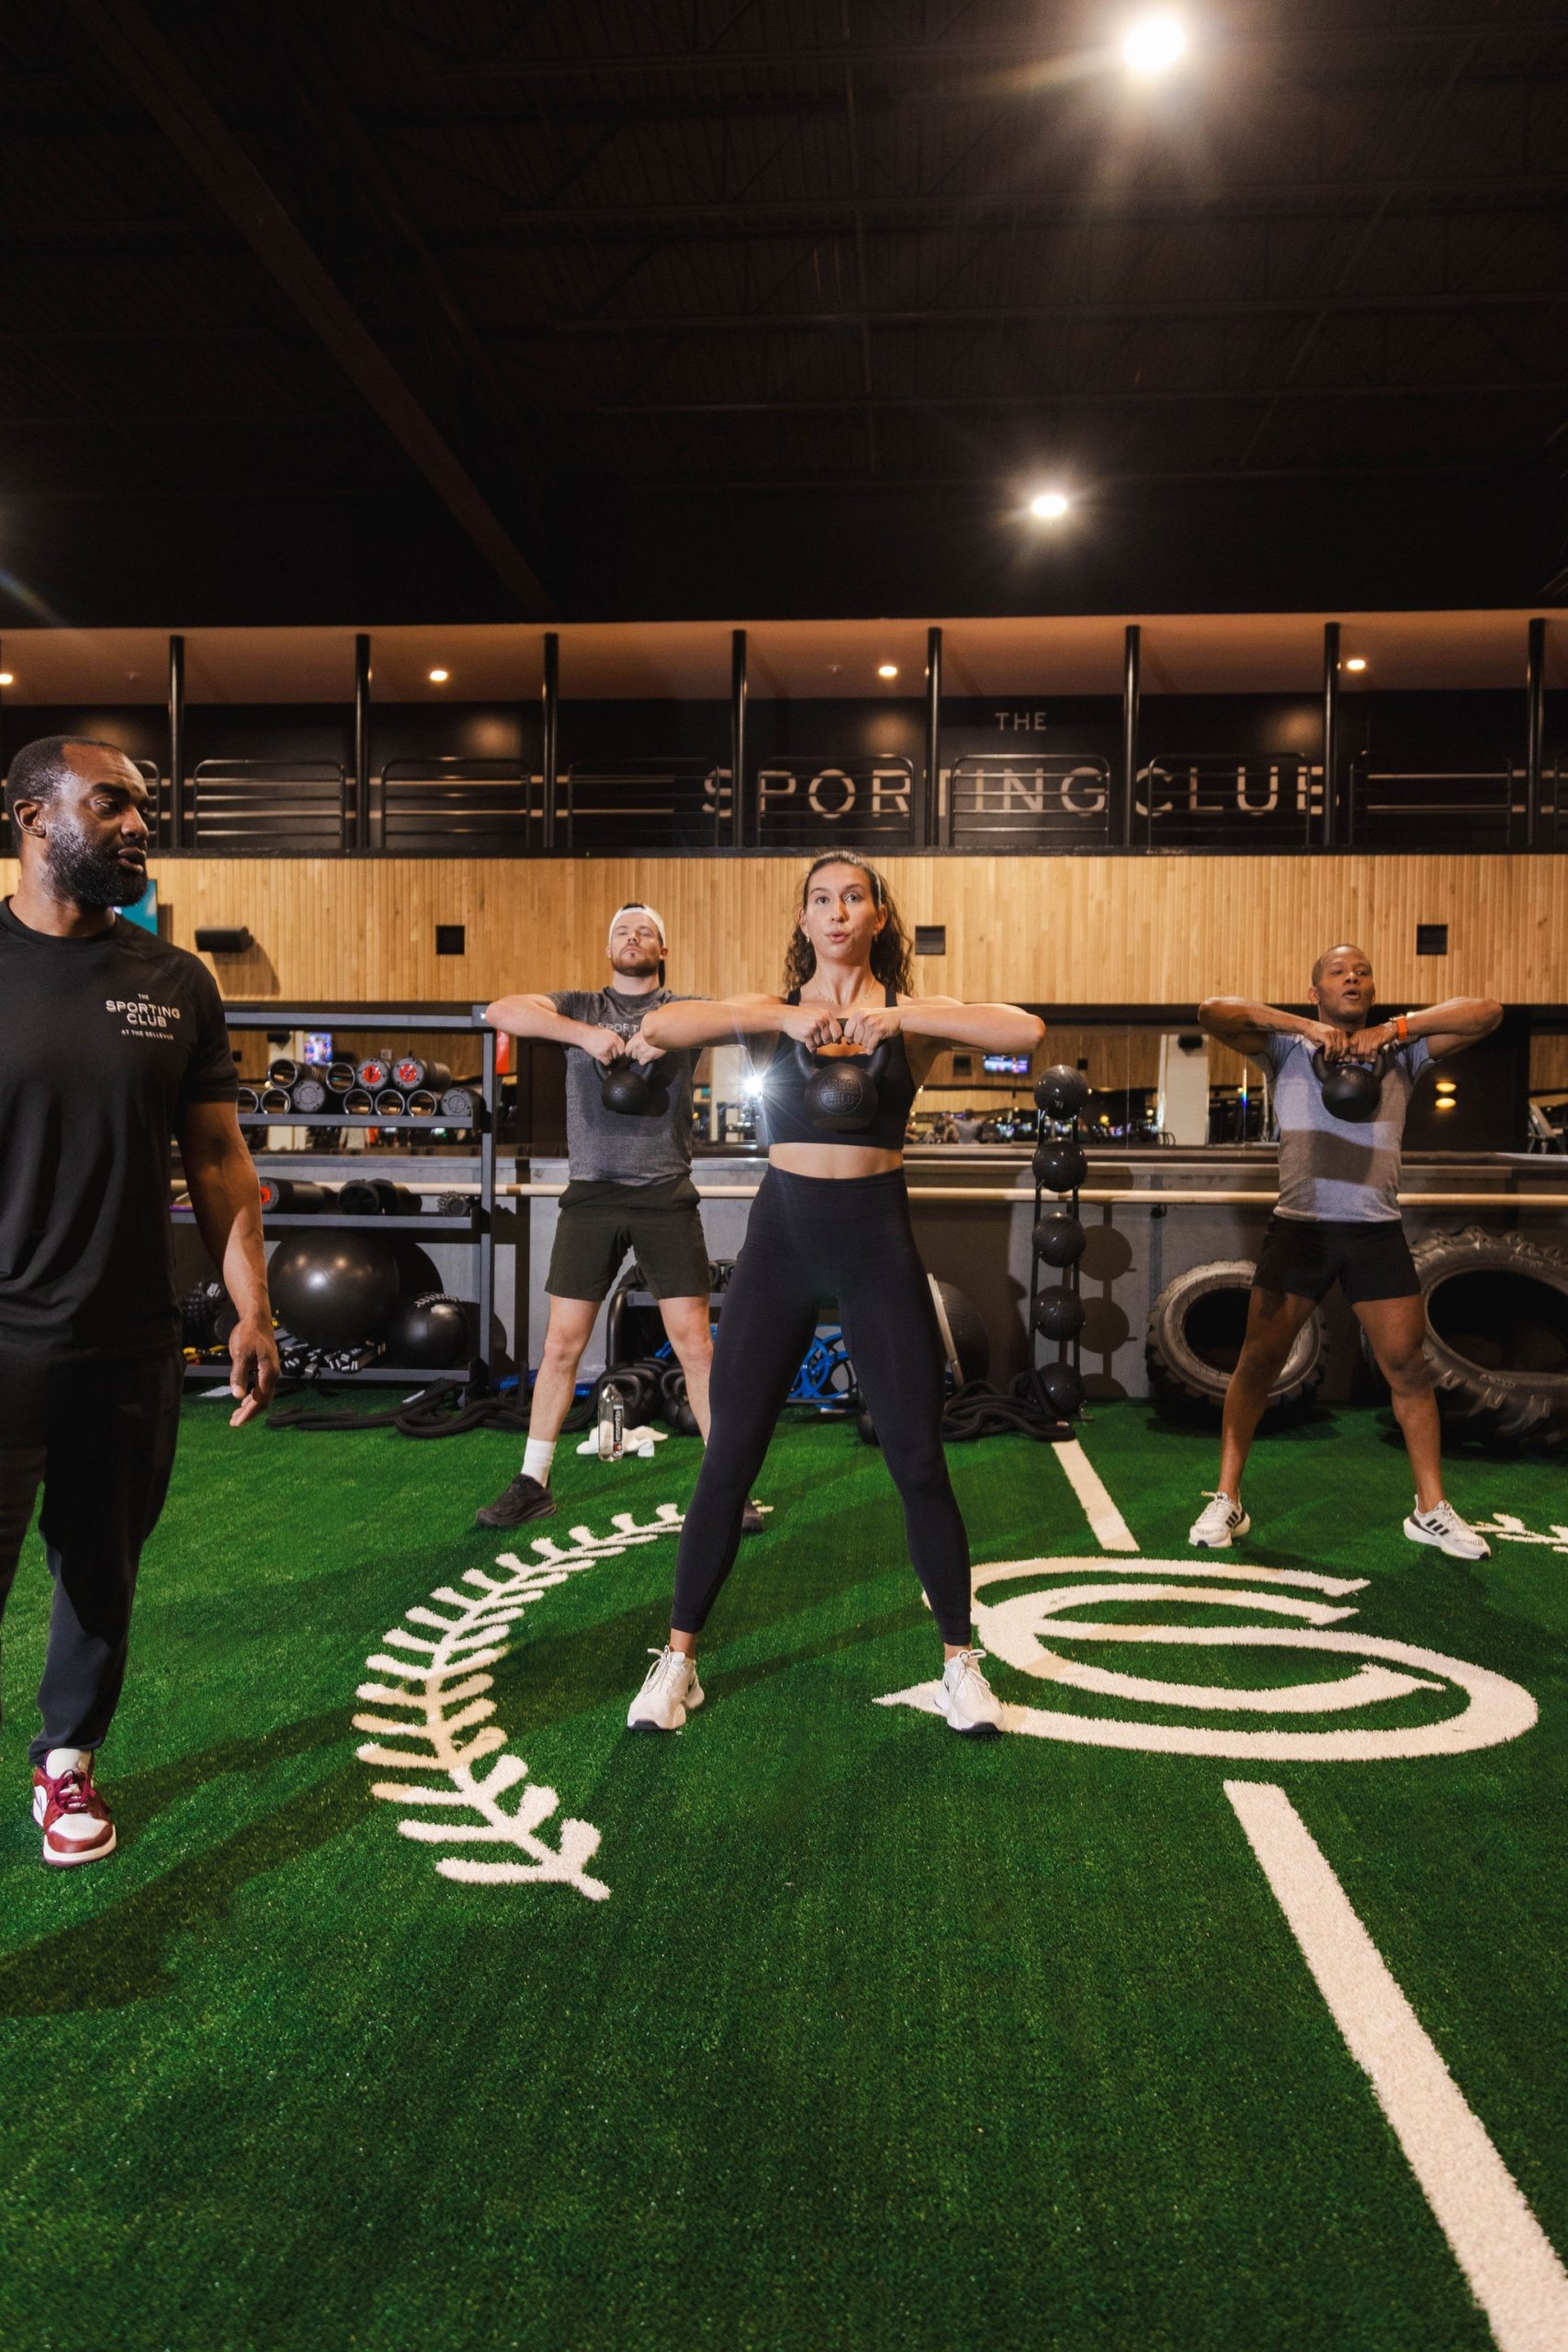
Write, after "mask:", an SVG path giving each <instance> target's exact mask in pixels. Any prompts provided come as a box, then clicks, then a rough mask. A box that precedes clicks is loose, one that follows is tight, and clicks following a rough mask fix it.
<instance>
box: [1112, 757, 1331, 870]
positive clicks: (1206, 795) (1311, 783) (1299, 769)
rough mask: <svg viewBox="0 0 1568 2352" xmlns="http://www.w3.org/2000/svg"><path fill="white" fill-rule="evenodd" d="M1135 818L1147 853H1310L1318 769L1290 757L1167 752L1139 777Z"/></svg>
mask: <svg viewBox="0 0 1568 2352" xmlns="http://www.w3.org/2000/svg"><path fill="white" fill-rule="evenodd" d="M1133 813H1134V820H1135V822H1136V831H1137V833H1138V835H1139V836H1141V838H1142V840H1143V842H1144V843H1145V846H1146V847H1147V848H1150V849H1156V848H1157V849H1199V848H1201V849H1226V850H1237V849H1253V850H1286V849H1310V848H1311V847H1312V846H1313V844H1314V842H1318V841H1321V839H1322V837H1323V770H1322V768H1321V767H1319V766H1316V765H1314V763H1313V761H1312V760H1311V759H1310V758H1308V757H1307V756H1306V755H1304V754H1303V753H1297V752H1243V753H1238V752H1162V753H1161V755H1160V756H1159V758H1158V759H1153V760H1150V761H1149V762H1148V763H1147V765H1146V766H1145V767H1143V768H1141V769H1140V770H1139V772H1138V788H1137V793H1136V797H1135V798H1134V809H1133Z"/></svg>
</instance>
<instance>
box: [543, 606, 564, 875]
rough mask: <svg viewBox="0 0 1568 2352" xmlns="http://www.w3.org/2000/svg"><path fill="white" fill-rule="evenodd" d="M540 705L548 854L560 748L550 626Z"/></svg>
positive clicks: (555, 641) (556, 660) (556, 646)
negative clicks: (542, 716)
mask: <svg viewBox="0 0 1568 2352" xmlns="http://www.w3.org/2000/svg"><path fill="white" fill-rule="evenodd" d="M540 707H541V709H542V711H543V714H544V732H543V738H542V747H541V751H540V757H539V765H540V767H541V768H542V770H543V771H544V782H545V807H544V818H543V825H542V829H541V831H540V834H539V847H540V848H541V849H542V850H543V851H544V852H545V854H546V855H547V856H548V855H549V854H550V852H551V851H552V850H553V849H554V848H555V845H556V762H557V759H558V756H559V748H560V736H559V729H560V639H559V638H558V636H557V635H556V632H555V630H554V629H553V628H549V629H547V630H546V631H545V682H544V686H543V688H542V690H541V703H540Z"/></svg>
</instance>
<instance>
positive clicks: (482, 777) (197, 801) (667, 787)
mask: <svg viewBox="0 0 1568 2352" xmlns="http://www.w3.org/2000/svg"><path fill="white" fill-rule="evenodd" d="M135 764H136V765H137V766H138V767H139V768H140V770H141V774H142V775H143V776H144V777H145V778H146V780H147V783H148V786H149V787H150V792H151V796H152V809H151V811H150V821H151V823H152V828H153V836H154V841H155V843H156V846H157V848H158V849H159V850H160V851H162V852H164V853H168V852H180V851H184V852H186V853H189V854H200V855H207V856H213V855H220V856H221V855H232V856H251V857H257V856H331V855H334V854H340V853H343V852H346V851H356V852H359V853H361V854H370V855H386V856H401V857H526V856H536V855H540V854H548V853H549V852H550V851H551V850H553V851H555V852H556V853H558V854H569V855H570V854H575V855H579V856H581V855H584V854H587V855H593V854H601V855H606V856H613V855H616V854H622V853H626V852H631V853H636V852H639V851H655V852H658V851H664V852H668V851H681V850H691V851H701V852H704V853H709V854H711V853H713V852H728V851H733V850H736V849H738V848H740V847H741V846H742V845H744V846H745V847H747V848H751V849H756V848H761V849H790V850H794V849H809V850H821V849H827V848H830V847H831V846H832V844H833V842H835V841H840V842H862V843H864V844H865V845H867V846H868V847H880V848H881V849H883V850H884V851H887V852H898V851H912V850H917V849H920V848H923V847H924V846H926V844H927V842H928V839H931V840H934V843H935V844H936V845H938V846H940V847H942V848H944V849H948V850H957V851H967V852H969V853H971V854H981V853H1001V854H1023V855H1028V854H1033V855H1036V856H1040V855H1051V854H1061V853H1064V852H1072V851H1076V850H1088V851H1095V850H1098V851H1104V850H1107V849H1110V848H1112V847H1120V846H1122V845H1123V844H1124V845H1126V846H1128V847H1131V848H1133V849H1135V850H1141V851H1155V852H1158V851H1160V850H1178V851H1182V850H1191V849H1206V850H1213V851H1222V852H1224V853H1226V854H1236V853H1239V852H1247V851H1257V852H1272V853H1275V854H1279V853H1289V852H1295V853H1302V852H1306V851H1312V850H1315V849H1320V848H1324V847H1328V846H1331V845H1332V846H1337V847H1341V848H1345V849H1352V850H1367V851H1383V852H1393V853H1410V852H1418V851H1434V850H1437V851H1457V852H1459V853H1461V854H1469V853H1484V854H1504V853H1506V852H1509V851H1523V850H1526V849H1529V848H1535V849H1539V850H1543V851H1553V850H1555V851H1557V852H1559V853H1568V784H1565V775H1564V771H1565V769H1568V760H1565V759H1562V758H1559V759H1556V760H1552V761H1549V762H1543V763H1542V766H1541V772H1540V787H1539V794H1538V797H1537V800H1536V805H1535V808H1534V810H1533V812H1532V810H1531V809H1530V808H1529V786H1528V782H1527V775H1526V771H1525V769H1524V768H1523V767H1521V766H1519V765H1517V764H1514V763H1508V762H1507V761H1506V760H1499V761H1498V762H1497V763H1495V765H1493V766H1489V767H1473V768H1452V769H1444V768H1438V767H1408V768H1405V767H1393V766H1387V767H1385V766H1383V765H1381V764H1378V763H1373V762H1371V761H1367V760H1358V761H1356V762H1354V763H1351V764H1349V765H1348V767H1347V769H1346V770H1345V771H1344V772H1343V773H1342V775H1341V778H1340V783H1339V790H1338V792H1337V796H1336V822H1335V824H1334V826H1333V827H1330V825H1329V824H1328V822H1327V815H1328V812H1327V810H1326V808H1325V793H1324V778H1323V772H1322V768H1321V766H1320V765H1319V763H1317V762H1316V761H1315V760H1314V759H1313V758H1312V757H1311V756H1310V755H1308V754H1306V753H1300V754H1298V753H1292V752H1283V753H1268V752H1264V753H1258V752H1245V753H1240V752H1162V753H1161V754H1159V755H1158V756H1157V757H1155V758H1152V759H1149V760H1148V761H1146V762H1145V763H1142V764H1141V765H1140V766H1139V769H1138V772H1137V776H1136V780H1135V785H1134V794H1133V805H1132V809H1131V812H1130V819H1129V811H1128V808H1127V796H1126V786H1125V785H1124V783H1123V782H1122V777H1121V775H1120V774H1119V773H1118V772H1117V771H1116V769H1115V768H1114V766H1113V764H1112V763H1111V761H1109V760H1108V759H1106V758H1104V757H1102V756H1100V755H1099V754H1095V753H1075V752H1021V751H1015V752H964V753H962V754H960V755H959V756H958V757H957V758H955V759H954V760H953V763H952V764H951V766H949V767H946V768H944V769H943V771H942V776H941V779H940V783H939V789H938V797H937V807H936V809H935V812H934V826H933V832H932V834H931V835H928V832H927V822H928V818H930V817H931V815H932V812H931V811H930V810H929V809H928V808H927V804H926V789H925V778H924V775H923V773H922V772H921V771H920V770H919V768H918V767H917V765H916V763H914V762H912V761H911V760H909V759H908V758H905V757H903V756H902V755H900V754H897V753H888V754H886V755H885V756H882V757H878V758H867V757H864V756H856V757H851V758H848V759H843V760H832V759H824V758H805V757H798V758H797V757H795V756H792V755H791V754H788V753H783V754H780V755H778V756H777V757H773V758H770V759H765V760H763V761H761V762H760V763H758V764H757V765H756V766H755V767H751V768H749V772H748V775H747V789H746V792H745V794H744V796H743V805H742V807H741V808H740V809H737V807H736V801H735V793H734V789H733V784H732V779H731V775H730V771H729V768H728V765H726V764H723V763H717V762H714V761H710V760H706V759H703V758H701V757H698V756H695V755H686V754H681V755H677V756H674V757H671V758H665V759H658V758H629V759H626V760H621V761H596V762H593V763H576V764H572V765H570V766H569V765H563V766H562V768H561V770H560V772H559V774H558V778H557V781H556V786H555V792H554V806H553V809H552V810H550V811H549V812H548V813H549V815H550V816H551V817H553V822H551V823H547V806H546V792H545V786H544V782H543V779H542V778H541V776H540V775H538V774H537V773H536V772H532V771H531V769H530V768H529V767H528V766H527V765H525V763H523V762H522V761H520V760H519V759H517V758H516V757H511V758H500V759H483V758H477V757H469V756H468V755H466V754H460V753H459V754H450V755H447V754H432V755H431V756H429V757H421V756H413V755H409V756H404V757H400V758H398V759H392V760H388V761H387V762H386V763H384V764H383V766H382V767H381V769H380V771H379V773H378V774H376V775H371V776H370V777H369V778H368V779H367V793H366V797H365V805H364V807H363V808H362V807H361V805H360V798H359V795H358V792H357V788H356V786H355V778H354V775H353V774H352V772H351V771H348V770H346V769H345V768H344V766H343V764H342V763H340V762H338V761H336V760H271V759H243V760H221V759H211V760H203V761H201V762H200V763H198V764H197V767H196V768H195V769H194V771H193V772H192V773H190V774H189V775H187V776H186V779H185V784H184V788H183V790H182V791H180V792H179V793H177V794H176V793H175V791H174V790H173V789H172V788H171V787H170V786H169V784H168V782H167V781H166V780H164V779H161V778H160V776H159V775H158V772H157V769H156V766H155V765H154V763H152V761H150V760H140V761H138V762H136V763H135ZM1532 818H1533V821H1532ZM7 851H10V854H15V853H14V849H13V848H12V845H11V843H10V839H9V833H8V831H7V830H6V828H5V826H4V823H3V821H0V854H6V852H7Z"/></svg>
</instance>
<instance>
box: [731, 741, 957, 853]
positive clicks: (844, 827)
mask: <svg viewBox="0 0 1568 2352" xmlns="http://www.w3.org/2000/svg"><path fill="white" fill-rule="evenodd" d="M756 786H757V802H756V807H757V839H758V842H759V844H760V845H761V847H762V848H764V849H807V848H809V849H831V848H832V846H833V843H834V842H835V840H839V841H846V842H861V843H863V844H865V845H870V844H872V843H879V844H880V845H881V846H882V847H883V848H884V849H914V848H915V847H916V846H917V845H918V841H917V830H916V828H917V809H916V801H915V791H916V785H915V770H914V766H913V763H911V762H910V761H908V760H906V759H902V758H900V757H899V756H898V755H897V753H893V752H889V753H887V754H886V755H885V756H884V757H881V758H877V759H858V760H853V759H852V760H818V759H796V758H795V757H794V756H792V755H791V754H790V753H787V752H785V753H782V754H781V755H780V756H779V757H778V758H776V759H773V760H767V761H764V762H762V763H760V764H759V766H758V768H757V772H756Z"/></svg>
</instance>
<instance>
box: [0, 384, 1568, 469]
mask: <svg viewBox="0 0 1568 2352" xmlns="http://www.w3.org/2000/svg"><path fill="white" fill-rule="evenodd" d="M1565 393H1568V383H1562V382H1558V381H1556V380H1551V381H1549V382H1542V381H1540V380H1539V379H1537V380H1531V379H1529V378H1528V377H1515V378H1513V379H1511V380H1507V381H1503V382H1497V383H1472V384H1450V383H1444V382H1442V381H1441V380H1440V379H1431V378H1427V379H1425V380H1423V381H1422V382H1420V383H1415V384H1344V383H1334V384H1312V383H1307V384H1302V383H1295V384H1290V385H1285V386H1280V385H1274V384H1258V385H1250V384H1189V385H1179V386H1177V387H1175V388H1174V389H1172V388H1171V387H1169V386H1167V385H1164V384H1140V385H1136V386H1133V387H1130V388H1128V389H1126V390H1110V389H1105V390H1096V389H1089V390H1082V391H1055V390H1049V391H1048V390H1040V391H1030V392H949V391H941V392H897V391H891V390H885V391H871V392H865V391H861V392H856V393H852V394H851V395H850V396H848V397H847V398H842V399H839V400H812V399H808V398H803V399H800V400H785V401H746V400H739V401H604V402H600V401H579V402H576V403H574V404H573V405H572V406H571V407H570V408H555V409H544V408H539V409H536V410H535V411H534V413H535V415H536V416H549V417H552V418H554V419H555V420H556V421H557V422H558V423H559V424H570V422H571V421H572V419H573V418H581V417H587V416H601V417H613V416H843V415H853V414H854V413H856V412H857V411H859V410H861V409H863V408H864V407H865V406H866V404H867V401H870V403H871V405H872V406H873V407H874V408H877V409H903V410H907V411H909V412H911V413H919V414H920V415H923V416H931V417H941V416H943V415H945V414H946V413H948V412H949V411H950V410H952V409H964V410H972V409H981V410H984V409H1021V410H1024V411H1029V410H1040V409H1057V408H1141V407H1144V406H1145V405H1146V404H1149V403H1164V404H1166V405H1169V404H1172V403H1175V404H1178V405H1180V404H1183V403H1186V404H1189V405H1196V404H1197V403H1198V402H1200V401H1229V402H1232V403H1233V404H1234V403H1235V402H1237V401H1278V400H1282V399H1289V400H1291V401H1384V400H1399V401H1443V400H1513V399H1516V398H1517V397H1519V396H1520V395H1522V394H1539V395H1540V397H1541V398H1542V399H1549V400H1556V399H1558V398H1559V397H1561V396H1562V395H1563V394H1565ZM5 421H6V420H5V418H4V417H3V415H0V422H5ZM24 421H27V420H24ZM130 421H132V422H137V421H139V420H137V419H136V418H135V417H134V414H133V413H132V414H131V419H130ZM150 421H152V422H156V421H157V420H155V419H154V420H150ZM873 470H875V469H873Z"/></svg>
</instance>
